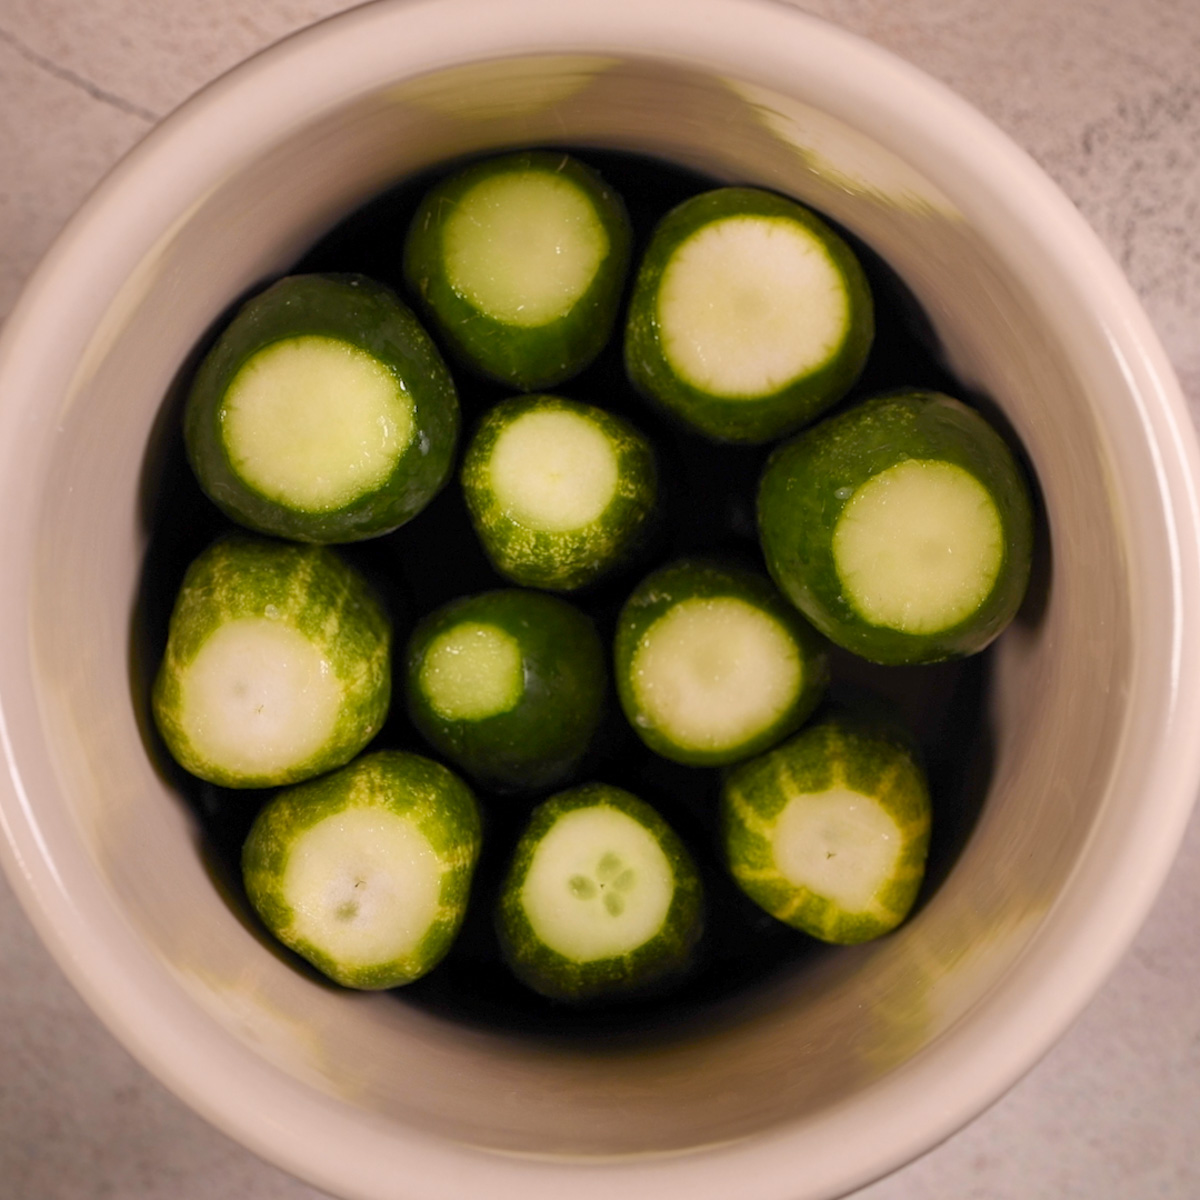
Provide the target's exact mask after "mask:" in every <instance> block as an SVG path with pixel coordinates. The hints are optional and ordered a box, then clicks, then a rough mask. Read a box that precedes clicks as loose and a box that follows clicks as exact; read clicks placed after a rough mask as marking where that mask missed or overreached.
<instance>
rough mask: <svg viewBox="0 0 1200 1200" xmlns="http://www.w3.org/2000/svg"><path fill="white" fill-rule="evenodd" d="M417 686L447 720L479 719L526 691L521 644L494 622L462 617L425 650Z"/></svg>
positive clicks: (504, 708) (509, 705) (507, 707)
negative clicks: (470, 619)
mask: <svg viewBox="0 0 1200 1200" xmlns="http://www.w3.org/2000/svg"><path fill="white" fill-rule="evenodd" d="M418 686H419V687H420V689H421V691H422V692H423V693H424V695H425V698H426V699H427V700H428V701H429V705H430V707H431V708H432V709H433V710H434V712H436V713H437V714H438V716H440V717H443V718H445V719H446V720H447V721H482V720H484V719H486V718H487V717H494V716H496V715H497V714H499V713H504V712H508V711H509V710H511V709H513V708H515V707H516V706H517V705H518V704H519V703H520V701H521V697H522V696H523V695H524V694H525V671H524V662H523V659H522V655H521V647H520V645H519V643H518V642H517V639H516V638H514V637H513V636H512V634H510V633H507V632H506V631H505V630H503V629H500V628H499V627H498V626H495V625H489V624H486V623H485V622H482V621H462V622H460V623H459V624H457V625H454V626H452V627H451V628H450V629H447V630H446V631H445V632H444V633H442V634H439V635H438V637H437V638H435V639H434V641H433V642H432V643H431V644H430V646H429V647H428V649H427V650H426V651H425V655H424V658H423V660H422V662H421V670H420V674H419V677H418Z"/></svg>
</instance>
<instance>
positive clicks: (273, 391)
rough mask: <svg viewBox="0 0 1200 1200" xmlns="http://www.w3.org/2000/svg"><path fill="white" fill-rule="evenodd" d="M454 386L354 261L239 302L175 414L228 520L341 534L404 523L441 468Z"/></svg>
mask: <svg viewBox="0 0 1200 1200" xmlns="http://www.w3.org/2000/svg"><path fill="white" fill-rule="evenodd" d="M458 427H459V414H458V399H457V395H456V392H455V389H454V384H453V381H452V380H451V378H450V375H449V372H448V371H447V370H446V366H445V364H444V363H443V362H442V360H441V357H440V356H439V354H438V352H437V349H436V347H435V346H434V344H433V342H432V341H431V340H430V338H429V336H428V334H426V332H425V331H424V329H422V328H421V326H420V324H419V323H418V322H417V319H416V318H415V317H414V316H413V314H412V313H411V312H410V311H409V310H408V309H407V308H406V307H405V306H404V305H403V304H402V303H401V302H400V301H399V300H398V299H397V298H396V296H395V295H394V294H393V293H392V292H391V291H389V290H388V289H387V288H385V287H383V286H382V285H381V284H378V283H375V282H373V281H371V280H369V279H366V278H365V277H363V276H361V275H338V276H331V275H294V276H289V277H287V278H285V279H281V280H280V281H279V282H278V283H276V284H274V285H273V286H272V287H270V288H268V289H267V290H266V291H265V292H263V293H262V294H261V295H259V296H257V297H255V298H254V299H253V300H251V301H250V302H249V303H247V304H246V305H245V306H244V307H243V308H242V309H241V310H240V311H239V312H238V314H237V315H236V316H235V317H234V319H233V321H232V322H231V323H230V324H229V325H228V326H227V328H226V329H225V330H224V332H223V333H222V334H221V336H220V337H219V338H218V340H217V343H216V345H215V346H214V347H213V349H212V350H211V351H210V352H209V354H208V355H207V356H206V358H205V359H204V361H203V362H202V363H201V366H200V369H199V371H198V372H197V374H196V379H195V382H194V384H193V386H192V390H191V392H190V394H189V397H188V401H187V408H186V412H185V417H184V431H185V436H186V440H187V449H188V457H189V459H190V461H191V464H192V468H193V470H194V471H195V473H196V477H197V479H199V481H200V485H201V487H202V488H203V489H204V491H205V493H206V494H207V495H208V496H209V498H210V499H211V500H212V501H213V502H214V503H215V504H216V505H217V506H218V507H219V508H220V509H222V511H224V512H225V513H226V515H227V516H229V517H231V518H232V519H233V520H235V521H237V522H238V523H239V524H242V525H245V526H248V527H249V528H251V529H255V530H258V531H259V532H262V533H269V534H274V535H276V536H279V537H285V538H289V539H291V540H293V541H303V542H351V541H358V540H360V539H362V538H368V537H375V536H378V535H379V534H382V533H386V532H388V531H389V530H392V529H395V528H396V527H398V526H400V525H402V524H404V523H405V522H406V521H408V520H410V519H411V518H412V517H414V516H415V515H416V514H417V513H418V512H420V511H421V509H422V508H424V507H425V505H426V504H428V503H429V501H430V500H431V499H433V497H434V495H436V494H437V492H438V491H439V490H440V489H441V487H442V486H443V485H444V484H445V482H446V480H447V478H448V477H449V474H450V471H451V469H452V466H453V458H454V450H455V444H456V441H457V438H458Z"/></svg>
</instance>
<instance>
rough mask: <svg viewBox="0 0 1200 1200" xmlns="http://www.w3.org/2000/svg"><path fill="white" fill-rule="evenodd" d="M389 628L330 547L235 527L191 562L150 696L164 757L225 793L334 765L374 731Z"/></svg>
mask: <svg viewBox="0 0 1200 1200" xmlns="http://www.w3.org/2000/svg"><path fill="white" fill-rule="evenodd" d="M391 638H392V635H391V626H390V623H389V621H388V618H387V616H386V614H385V613H384V611H383V609H382V607H381V606H380V604H379V601H378V600H377V599H376V598H375V596H374V595H373V594H372V592H371V591H370V589H369V588H368V586H367V584H366V583H365V582H364V581H363V579H362V578H361V577H360V576H359V575H358V574H357V573H356V572H355V571H354V570H352V569H351V568H350V567H349V566H348V565H347V564H346V563H344V562H343V561H342V560H341V559H340V558H338V557H337V555H336V554H335V553H334V552H333V551H332V550H329V549H326V548H324V547H320V546H298V545H288V544H286V543H283V542H275V541H270V540H268V539H266V538H256V537H252V536H250V535H232V536H229V537H226V538H223V539H221V540H219V541H217V542H216V543H214V544H213V545H212V546H210V547H209V549H208V550H206V551H205V552H204V553H203V554H201V555H200V556H199V557H198V558H197V559H196V560H195V562H193V563H192V565H191V566H190V567H189V568H188V571H187V574H186V575H185V576H184V580H183V584H182V587H181V588H180V591H179V594H178V596H177V598H176V601H175V607H174V610H173V612H172V614H171V620H170V626H169V630H168V635H167V648H166V653H165V655H164V657H163V661H162V664H161V666H160V667H159V671H158V675H157V677H156V679H155V682H154V688H153V693H152V708H153V712H154V718H155V722H156V724H157V726H158V729H159V732H160V733H161V734H162V737H163V740H164V741H165V742H166V745H167V748H168V750H169V751H170V752H171V755H172V757H174V758H175V760H176V761H177V762H178V763H179V764H180V765H181V766H182V767H184V768H185V769H186V770H187V771H190V772H191V773H192V774H193V775H196V776H199V777H200V778H201V779H206V780H208V781H209V782H210V783H215V784H219V785H221V786H223V787H230V788H258V787H274V786H277V785H281V784H288V783H295V782H298V781H299V780H302V779H307V778H309V777H310V776H313V775H317V774H320V773H321V772H323V771H328V770H331V769H332V768H334V767H339V766H341V765H342V764H343V763H346V762H348V761H349V760H350V759H351V758H352V757H353V756H354V755H355V754H357V753H358V752H359V751H360V750H361V749H362V748H363V747H364V746H365V745H366V744H367V743H368V742H369V741H370V740H371V738H373V737H374V736H375V734H376V733H377V732H378V731H379V729H380V727H381V726H382V724H383V720H384V717H385V716H386V715H387V708H388V702H389V700H390V697H391V666H390V655H391Z"/></svg>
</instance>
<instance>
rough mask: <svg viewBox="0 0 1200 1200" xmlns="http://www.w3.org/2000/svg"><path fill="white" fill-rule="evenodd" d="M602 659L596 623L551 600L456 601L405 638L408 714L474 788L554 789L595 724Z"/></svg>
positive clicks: (491, 597) (496, 597) (507, 592)
mask: <svg viewBox="0 0 1200 1200" xmlns="http://www.w3.org/2000/svg"><path fill="white" fill-rule="evenodd" d="M604 660H605V655H604V649H603V647H602V646H601V643H600V639H599V637H598V635H597V633H596V629H595V626H594V625H593V624H592V622H591V621H590V620H589V618H588V617H586V616H584V614H583V613H582V612H580V611H579V610H578V609H577V608H575V607H574V606H572V605H570V604H568V603H567V602H566V601H565V600H561V599H559V598H558V597H557V596H550V595H547V594H545V593H543V592H534V591H524V590H520V589H516V588H509V589H502V590H499V591H492V592H481V593H478V594H476V595H473V596H463V597H460V598H459V599H457V600H452V601H451V602H450V603H449V604H446V605H443V606H442V607H441V608H439V609H437V610H436V611H434V612H432V613H430V614H428V615H427V616H426V617H425V618H424V619H423V620H422V621H421V622H420V623H419V624H418V625H417V627H416V629H415V630H414V631H413V633H412V636H411V638H410V639H409V643H408V649H407V652H406V668H405V696H406V700H407V705H408V713H409V716H410V718H411V720H412V723H413V724H414V725H415V726H416V728H417V730H418V731H419V732H420V733H421V735H422V736H423V737H424V738H425V740H426V741H427V742H428V743H429V745H430V746H432V747H433V748H434V749H435V750H436V751H437V752H438V753H439V754H441V755H443V756H445V757H446V758H448V759H449V760H450V761H451V762H453V763H455V764H456V765H457V766H459V767H460V768H461V769H462V770H464V771H465V772H466V773H467V774H468V775H470V776H471V777H472V778H473V779H475V780H476V781H478V782H480V783H482V784H486V785H488V786H490V787H492V788H495V789H497V790H499V791H528V790H536V789H538V788H543V787H549V786H553V785H555V784H558V783H561V782H562V781H563V780H565V779H566V778H567V777H568V776H569V775H570V774H571V772H572V771H574V770H575V768H576V767H577V765H578V764H579V762H580V760H581V759H582V758H583V756H584V754H585V753H586V752H587V750H588V747H589V746H590V744H591V741H592V738H593V736H594V735H595V733H596V730H597V728H598V727H599V724H600V719H601V716H602V714H603V710H604V699H605V692H606V690H607V682H608V680H607V671H606V668H605V661H604Z"/></svg>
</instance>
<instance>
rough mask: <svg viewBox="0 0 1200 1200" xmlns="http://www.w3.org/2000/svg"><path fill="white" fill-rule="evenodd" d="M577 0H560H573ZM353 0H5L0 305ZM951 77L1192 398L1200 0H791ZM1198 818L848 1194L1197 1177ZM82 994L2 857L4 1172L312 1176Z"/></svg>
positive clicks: (47, 1189) (175, 1196) (30, 1196)
mask: <svg viewBox="0 0 1200 1200" xmlns="http://www.w3.org/2000/svg"><path fill="white" fill-rule="evenodd" d="M564 2H568V0H564ZM348 7H351V5H350V4H349V3H347V2H346V0H251V3H246V2H245V0H92V2H91V3H87V4H84V3H82V0H0V319H2V318H3V315H4V314H5V313H6V312H8V310H9V309H10V308H11V307H12V304H13V303H14V301H15V298H16V296H17V293H18V292H19V290H20V288H21V286H22V284H23V282H24V280H25V279H26V278H27V276H28V275H29V273H30V272H31V271H32V270H33V268H34V266H35V264H36V261H37V259H38V258H39V256H40V255H41V253H42V252H43V251H44V249H45V248H46V247H47V245H48V244H49V242H50V241H51V239H52V238H53V237H54V235H55V234H56V232H57V231H58V230H59V228H60V227H61V226H62V225H63V223H64V222H65V221H66V220H67V218H68V217H69V216H70V215H71V213H72V212H73V210H74V209H75V208H76V207H77V205H78V204H79V202H80V201H81V200H82V199H83V197H84V196H85V194H86V193H87V191H88V189H89V188H90V187H91V186H92V184H93V183H95V181H96V180H97V179H98V178H99V177H100V176H101V175H102V174H103V172H104V171H105V170H106V169H107V168H108V167H109V166H110V165H111V164H112V163H113V162H114V160H115V159H116V158H117V157H118V156H119V155H120V154H121V153H122V152H123V151H125V150H126V149H128V148H129V147H130V146H131V145H133V144H134V143H135V142H136V141H137V140H138V139H139V138H140V137H141V136H142V135H143V134H145V133H146V131H147V130H148V129H149V128H150V127H151V126H152V125H153V124H154V123H155V121H157V120H158V119H159V118H160V117H161V116H163V115H164V114H166V113H167V112H169V111H170V110H171V109H172V108H173V107H175V106H176V105H177V104H178V103H179V102H180V101H182V100H183V99H185V98H186V97H187V96H188V95H189V94H190V93H192V92H193V91H195V90H196V89H197V88H198V87H200V86H201V85H202V84H204V83H205V82H207V81H208V80H209V79H211V78H213V77H214V76H215V75H217V74H218V73H220V72H221V71H223V70H225V69H226V68H228V67H231V66H233V65H235V64H236V63H237V62H238V61H240V60H241V59H243V58H245V57H246V56H248V55H249V54H251V53H252V52H253V51H255V50H257V49H259V48H260V47H262V46H265V45H267V44H269V43H270V42H272V41H274V40H276V39H278V38H279V37H282V36H283V35H285V34H287V33H289V32H290V31H292V30H294V29H297V28H299V27H301V26H303V25H306V24H309V23H311V22H312V21H315V20H317V19H319V18H321V17H323V16H326V15H329V14H331V13H334V12H337V11H340V10H342V9H344V8H348ZM800 7H802V8H805V9H808V10H810V11H812V12H814V13H817V14H819V15H822V16H825V17H827V18H829V19H831V20H833V21H834V22H836V23H838V24H841V25H844V26H845V27H847V28H849V29H851V30H853V31H855V32H857V33H860V34H863V35H865V36H867V37H869V38H871V39H873V40H875V41H877V42H879V43H881V44H883V45H884V46H886V47H888V48H890V49H891V50H893V51H895V52H896V53H898V54H900V55H901V56H902V57H904V58H906V59H908V60H909V61H911V62H913V63H915V64H916V65H918V66H920V67H922V68H924V69H925V70H926V71H928V72H929V73H931V74H932V75H934V76H936V77H938V78H940V79H941V80H943V81H944V82H946V83H948V84H949V85H950V86H951V87H952V88H954V89H955V90H957V91H958V92H959V93H960V94H962V95H963V96H965V97H966V98H967V99H968V100H970V101H971V102H972V103H974V104H975V105H976V106H977V107H978V108H980V109H981V110H982V111H983V112H984V113H986V114H987V115H988V116H989V117H991V118H992V119H993V120H994V121H995V122H996V123H997V124H999V125H1000V126H1001V127H1002V128H1003V129H1005V130H1006V131H1007V132H1008V133H1009V134H1010V135H1012V136H1013V137H1014V138H1015V139H1016V141H1017V142H1018V143H1020V144H1021V145H1022V146H1024V147H1025V148H1026V149H1027V150H1028V151H1029V152H1030V153H1031V154H1032V155H1033V157H1034V158H1035V159H1037V161H1038V162H1039V163H1041V165H1042V166H1043V167H1044V168H1045V169H1046V170H1047V171H1048V173H1049V174H1050V175H1051V176H1052V177H1053V178H1054V179H1055V180H1057V182H1058V183H1059V184H1060V185H1061V186H1062V187H1063V189H1064V190H1065V191H1066V192H1067V194H1068V195H1069V196H1070V197H1071V199H1072V200H1073V201H1074V202H1075V204H1076V205H1077V206H1078V207H1079V208H1080V209H1081V210H1082V212H1083V213H1084V215H1085V216H1086V217H1087V219H1088V220H1089V221H1090V222H1091V224H1092V225H1093V227H1094V228H1095V229H1096V230H1097V232H1098V233H1099V234H1100V236H1101V237H1102V238H1103V239H1104V241H1105V242H1106V243H1107V245H1108V246H1109V248H1110V250H1111V251H1112V253H1113V255H1114V256H1115V257H1116V259H1117V260H1118V262H1119V263H1120V264H1121V266H1122V267H1123V268H1124V270H1125V271H1126V272H1127V274H1128V275H1129V277H1130V279H1131V280H1132V283H1133V286H1134V288H1135V289H1136V290H1137V292H1138V293H1139V295H1140V296H1141V299H1142V301H1143V303H1144V305H1145V307H1146V309H1147V311H1148V313H1149V315H1150V317H1151V319H1152V321H1153V322H1154V324H1155V325H1156V327H1157V329H1158V332H1159V334H1160V336H1161V338H1162V340H1163V342H1164V344H1165V346H1166V349H1167V352H1168V354H1169V356H1170V357H1171V359H1172V361H1173V363H1174V365H1175V367H1176V370H1177V371H1178V374H1179V377H1180V379H1181V381H1182V384H1183V387H1184V391H1185V393H1186V395H1187V397H1188V401H1189V404H1190V405H1191V407H1192V411H1193V414H1194V415H1195V414H1200V0H1005V2H1002V3H996V2H995V0H800ZM1198 918H1200V818H1198V819H1196V820H1193V822H1192V824H1191V827H1190V830H1189V832H1188V835H1187V837H1186V839H1185V842H1184V845H1183V847H1182V850H1181V853H1180V856H1179V858H1178V860H1177V862H1176V865H1175V868H1174V870H1173V872H1172V874H1171V875H1170V877H1169V879H1168V881H1167V884H1166V886H1165V888H1164V890H1163V892H1162V894H1161V896H1160V898H1159V900H1158V903H1157V905H1156V906H1155V908H1154V910H1153V912H1152V913H1151V916H1150V918H1149V920H1148V921H1147V923H1146V925H1145V926H1144V928H1143V929H1142V931H1141V933H1140V935H1139V936H1138V938H1137V940H1136V942H1135V943H1134V945H1133V946H1132V948H1131V949H1130V950H1129V952H1128V953H1127V954H1126V955H1125V957H1124V959H1123V960H1122V961H1121V963H1120V965H1119V966H1118V968H1117V969H1116V971H1115V972H1114V973H1113V974H1112V976H1111V977H1110V978H1109V979H1108V981H1107V982H1106V983H1105V985H1104V986H1103V987H1102V989H1101V990H1100V992H1099V994H1098V995H1097V996H1096V997H1095V999H1094V1000H1093V1001H1092V1002H1091V1004H1090V1005H1089V1006H1088V1007H1087V1009H1086V1010H1085V1011H1084V1012H1083V1014H1082V1015H1081V1017H1080V1018H1079V1020H1078V1021H1077V1022H1076V1023H1075V1024H1074V1026H1073V1027H1072V1028H1071V1030H1070V1031H1069V1032H1068V1033H1067V1035H1066V1036H1065V1037H1064V1038H1063V1039H1062V1040H1061V1042H1060V1043H1059V1044H1058V1045H1057V1046H1056V1047H1055V1048H1054V1049H1053V1050H1052V1051H1051V1052H1050V1053H1049V1054H1048V1055H1047V1056H1046V1057H1045V1058H1044V1059H1043V1060H1042V1061H1041V1062H1040V1063H1039V1064H1038V1065H1037V1066H1036V1067H1035V1068H1034V1069H1033V1071H1031V1072H1030V1073H1029V1074H1028V1075H1027V1076H1026V1077H1025V1078H1024V1079H1023V1080H1022V1081H1021V1082H1020V1083H1019V1084H1018V1085H1017V1086H1016V1087H1015V1088H1013V1089H1012V1090H1011V1091H1010V1092H1009V1093H1008V1094H1007V1095H1006V1096H1005V1097H1004V1098H1002V1099H1001V1100H1000V1101H999V1102H998V1103H997V1104H995V1105H994V1106H993V1107H992V1108H991V1109H990V1110H989V1111H987V1112H986V1113H985V1114H983V1115H982V1116H980V1117H979V1118H978V1119H977V1120H975V1121H974V1122H973V1123H972V1124H971V1125H969V1126H968V1127H967V1128H965V1129H964V1130H962V1131H961V1132H960V1133H958V1134H957V1135H956V1136H954V1137H953V1138H951V1139H950V1140H949V1141H947V1142H946V1143H944V1144H943V1145H941V1146H940V1147H938V1148H936V1149H935V1150H933V1151H932V1152H930V1153H929V1154H927V1155H926V1156H924V1157H923V1158H921V1159H920V1160H918V1161H917V1162H914V1163H912V1164H910V1165H909V1166H907V1167H905V1168H904V1169H902V1170H900V1171H898V1172H897V1173H895V1174H894V1175H892V1176H890V1177H888V1178H887V1179H884V1180H881V1181H880V1182H878V1183H876V1184H874V1185H872V1186H870V1187H868V1188H866V1189H865V1190H864V1191H862V1192H860V1193H857V1196H856V1200H917V1198H918V1197H920V1198H921V1200H1110V1198H1111V1200H1117V1198H1120V1200H1151V1198H1156V1200H1195V1198H1196V1197H1198V1196H1200V919H1198ZM318 1195H319V1193H317V1192H316V1191H314V1190H313V1189H312V1188H310V1187H307V1186H306V1185H304V1184H302V1183H299V1182H297V1181H295V1180H293V1179H292V1178H290V1177H289V1176H287V1175H285V1174H283V1173H282V1172H280V1171H279V1170H277V1169H276V1168H274V1167H272V1166H269V1165H267V1164H265V1163H263V1162H261V1161H259V1160H258V1159H256V1158H255V1157H254V1156H253V1155H252V1154H250V1153H249V1152H248V1151H246V1150H244V1149H242V1148H241V1147H240V1146H238V1145H236V1144H235V1143H233V1142H231V1141H230V1140H228V1139H227V1138H226V1137H225V1136H224V1135H222V1134H220V1133H217V1132H216V1131H214V1130H213V1129H212V1128H210V1127H209V1126H208V1125H207V1124H206V1123H205V1122H204V1121H202V1120H201V1119H200V1118H199V1117H197V1116H195V1115H194V1114H193V1113H192V1112H191V1111H190V1110H189V1109H187V1108H186V1107H184V1105H183V1104H181V1103H180V1102H179V1101H178V1100H176V1099H175V1098H174V1097H173V1096H172V1095H171V1094H170V1093H168V1092H167V1091H166V1090H165V1089H164V1088H163V1087H162V1086H161V1085H159V1084H158V1083H157V1082H156V1081H155V1080H154V1079H153V1078H151V1077H150V1076H149V1075H148V1074H147V1073H146V1072H145V1071H144V1070H143V1069H142V1068H141V1067H140V1066H138V1065H137V1064H136V1063H134V1062H133V1061H132V1059H131V1058H130V1057H129V1056H128V1055H127V1054H126V1052H125V1051H124V1050H123V1049H122V1048H121V1047H120V1046H118V1045H117V1043H116V1042H115V1041H114V1039H113V1038H112V1037H111V1035H109V1034H108V1032H107V1031H106V1030H105V1029H104V1028H103V1027H102V1026H101V1025H100V1024H99V1022H98V1021H97V1020H96V1019H95V1018H94V1017H93V1016H92V1015H91V1013H90V1012H89V1011H88V1009H87V1008H86V1007H85V1006H84V1005H83V1003H82V1002H81V1001H80V1000H79V999H78V997H77V996H76V995H75V993H74V992H73V991H72V990H71V988H70V987H69V986H68V984H67V983H66V982H65V981H64V979H63V977H62V976H61V974H60V973H59V970H58V968H57V967H56V966H55V965H54V964H53V962H52V961H51V960H50V958H49V957H48V955H47V954H46V952H45V951H44V950H43V949H42V947H41V945H40V944H39V943H38V941H37V939H36V937H35V935H34V934H33V932H32V930H31V928H30V926H29V924H28V922H27V921H26V919H25V917H24V915H23V914H22V912H21V911H20V909H19V908H18V906H17V904H16V901H15V900H14V899H13V896H12V894H11V892H10V891H9V890H8V888H7V886H6V885H5V884H4V883H3V882H0V1196H2V1197H4V1198H6V1200H85V1198H86V1200H97V1198H100V1197H112V1198H116V1200H213V1198H218V1197H239V1198H241V1200H301V1198H304V1200H313V1198H315V1197H317V1196H318Z"/></svg>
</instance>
